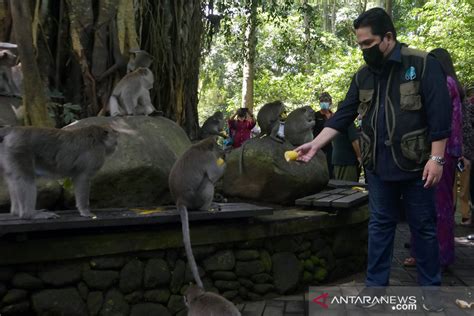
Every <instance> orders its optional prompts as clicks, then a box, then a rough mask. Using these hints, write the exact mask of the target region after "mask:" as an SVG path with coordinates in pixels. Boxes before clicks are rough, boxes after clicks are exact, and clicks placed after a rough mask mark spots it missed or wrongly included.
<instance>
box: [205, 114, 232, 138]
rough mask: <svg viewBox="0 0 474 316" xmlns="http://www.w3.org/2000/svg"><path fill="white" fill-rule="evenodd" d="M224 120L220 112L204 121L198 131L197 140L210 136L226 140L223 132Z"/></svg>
mask: <svg viewBox="0 0 474 316" xmlns="http://www.w3.org/2000/svg"><path fill="white" fill-rule="evenodd" d="M224 127H225V119H224V114H223V113H222V112H221V111H217V112H215V113H214V114H212V115H211V116H210V117H208V118H207V120H206V121H204V124H202V127H201V128H200V129H199V139H205V138H207V137H209V136H212V135H217V136H221V137H223V138H226V137H227V135H226V134H225V132H224Z"/></svg>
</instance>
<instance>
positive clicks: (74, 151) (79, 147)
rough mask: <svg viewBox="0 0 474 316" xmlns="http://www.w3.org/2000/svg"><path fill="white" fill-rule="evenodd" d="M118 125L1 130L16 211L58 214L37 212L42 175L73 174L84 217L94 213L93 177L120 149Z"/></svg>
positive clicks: (0, 160)
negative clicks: (38, 181)
mask: <svg viewBox="0 0 474 316" xmlns="http://www.w3.org/2000/svg"><path fill="white" fill-rule="evenodd" d="M121 131H123V132H128V131H126V130H124V129H120V127H119V126H118V125H114V124H111V125H110V126H95V125H93V126H87V127H81V128H76V129H70V130H69V129H54V128H43V127H19V126H17V127H4V128H0V171H2V173H3V176H4V178H5V180H6V183H7V185H8V190H9V193H10V201H11V209H10V212H11V214H13V215H15V216H19V217H20V218H23V219H47V218H55V217H58V215H57V214H55V213H52V212H44V211H38V210H35V204H36V185H35V178H36V176H45V177H70V178H71V179H72V181H73V184H74V193H75V197H76V206H77V208H78V210H79V213H80V214H81V216H86V217H93V216H94V214H92V213H91V211H90V208H89V192H90V182H91V178H92V177H93V176H94V175H95V174H96V172H97V171H99V169H100V168H101V167H102V165H103V164H104V162H105V158H106V156H108V155H110V154H112V153H113V152H114V151H115V148H116V147H117V138H118V133H119V132H121Z"/></svg>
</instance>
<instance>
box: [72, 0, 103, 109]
mask: <svg viewBox="0 0 474 316" xmlns="http://www.w3.org/2000/svg"><path fill="white" fill-rule="evenodd" d="M66 3H67V9H68V16H69V21H70V37H71V46H72V50H73V53H74V56H75V60H76V61H77V62H78V63H79V65H80V68H81V74H82V78H83V82H84V86H85V87H84V92H83V93H82V94H83V98H82V103H83V112H85V114H86V116H90V115H96V114H97V110H98V105H97V95H96V86H95V79H94V77H93V76H92V74H91V71H90V65H89V60H88V57H90V49H91V46H92V44H91V43H92V40H91V38H92V35H93V32H92V31H93V27H94V12H93V9H92V3H91V1H90V0H66ZM88 55H89V56H88ZM74 73H76V72H74ZM74 81H75V80H73V82H74ZM76 89H78V90H79V89H80V87H76Z"/></svg>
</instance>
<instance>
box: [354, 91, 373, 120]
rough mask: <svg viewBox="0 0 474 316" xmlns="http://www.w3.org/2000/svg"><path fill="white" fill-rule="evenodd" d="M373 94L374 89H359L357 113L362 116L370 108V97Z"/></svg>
mask: <svg viewBox="0 0 474 316" xmlns="http://www.w3.org/2000/svg"><path fill="white" fill-rule="evenodd" d="M373 95H374V89H368V90H363V89H360V90H359V101H360V103H359V107H358V108H357V113H359V114H360V115H361V116H362V117H364V115H365V114H366V113H367V111H368V110H369V109H370V105H371V104H372V97H373Z"/></svg>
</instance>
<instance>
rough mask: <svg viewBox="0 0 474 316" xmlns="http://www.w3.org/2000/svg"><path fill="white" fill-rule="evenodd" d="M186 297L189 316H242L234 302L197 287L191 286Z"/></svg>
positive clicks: (185, 301)
mask: <svg viewBox="0 0 474 316" xmlns="http://www.w3.org/2000/svg"><path fill="white" fill-rule="evenodd" d="M184 295H185V296H184V303H185V305H186V306H187V307H188V316H241V314H240V312H239V310H238V309H237V307H235V305H234V304H233V303H232V302H230V301H229V300H227V299H226V298H224V297H222V296H220V295H218V294H216V293H212V292H206V291H204V289H203V288H200V287H197V286H195V285H190V286H189V287H188V288H187V290H186V292H185V294H184Z"/></svg>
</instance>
